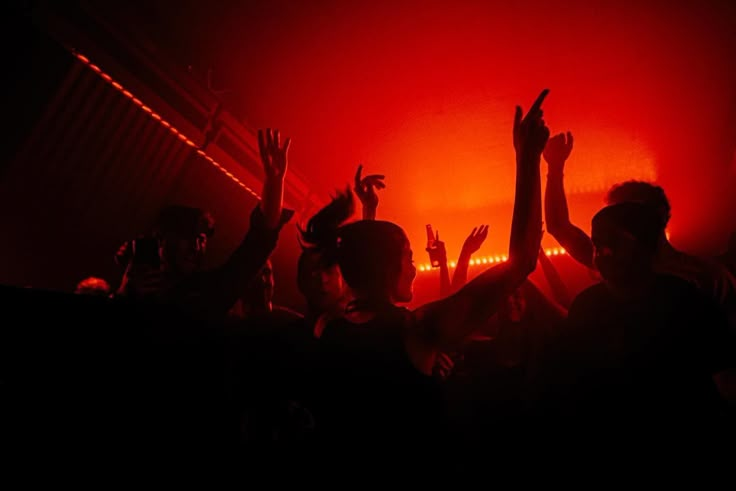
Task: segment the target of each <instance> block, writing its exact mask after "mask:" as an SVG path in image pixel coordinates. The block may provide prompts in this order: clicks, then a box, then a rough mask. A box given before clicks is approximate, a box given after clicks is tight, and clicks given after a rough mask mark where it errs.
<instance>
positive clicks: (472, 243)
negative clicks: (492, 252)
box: [462, 225, 488, 256]
mask: <svg viewBox="0 0 736 491" xmlns="http://www.w3.org/2000/svg"><path fill="white" fill-rule="evenodd" d="M487 237H488V225H481V226H480V227H475V228H474V229H473V231H472V232H470V235H468V238H467V239H465V242H464V243H463V248H462V253H463V254H466V255H469V256H470V255H473V254H474V253H476V252H478V249H480V246H482V245H483V242H485V240H486V238H487Z"/></svg>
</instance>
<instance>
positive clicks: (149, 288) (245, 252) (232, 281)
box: [117, 129, 294, 319]
mask: <svg viewBox="0 0 736 491" xmlns="http://www.w3.org/2000/svg"><path fill="white" fill-rule="evenodd" d="M258 136H259V148H260V156H261V162H262V164H263V168H264V171H265V179H264V183H263V193H262V197H261V201H260V203H259V204H258V205H257V206H256V207H255V208H254V209H253V211H252V212H251V215H250V227H249V229H248V232H247V233H246V235H245V237H244V238H243V240H242V242H241V243H240V245H239V246H238V247H237V248H236V249H235V251H234V252H233V253H232V254H231V255H230V257H229V258H228V259H227V261H225V263H224V264H222V265H221V266H220V267H218V268H216V269H213V270H209V271H203V270H202V264H203V259H204V255H205V253H206V250H207V240H208V239H209V238H211V237H212V236H213V235H214V220H213V219H212V216H211V215H210V214H209V213H208V212H206V211H204V210H201V209H199V208H193V207H188V206H181V205H173V206H167V207H165V208H163V209H162V210H161V212H160V213H159V216H158V219H157V220H156V224H155V226H154V227H153V234H152V235H153V237H154V238H155V239H156V240H157V241H158V251H159V255H158V258H154V259H156V260H154V261H149V262H148V263H149V264H148V265H145V264H144V266H143V267H136V261H135V251H134V250H131V249H133V248H132V247H123V248H121V251H118V255H117V260H118V262H119V263H120V262H121V261H122V263H123V264H126V272H125V275H124V279H123V282H122V285H121V288H120V289H119V291H118V293H119V294H122V295H135V296H137V297H138V298H148V299H155V300H156V301H158V302H163V303H166V304H174V305H175V306H178V307H181V308H184V309H185V310H186V311H187V312H191V313H194V314H196V315H198V316H204V317H206V318H215V319H224V318H225V316H226V315H227V313H228V311H229V310H230V309H231V308H232V307H233V305H234V304H235V302H236V301H237V300H238V298H240V297H241V296H242V295H243V293H244V292H245V291H246V290H247V288H248V286H249V285H250V284H251V282H252V280H253V278H255V277H256V275H258V273H259V271H260V270H261V268H262V267H263V266H264V264H266V261H267V260H268V258H269V256H270V255H271V253H272V252H273V250H274V249H275V248H276V242H277V240H278V236H279V232H280V230H281V228H282V227H283V226H284V225H285V224H286V223H287V222H288V221H289V220H290V219H291V217H292V216H293V214H294V212H293V211H292V210H283V209H282V204H283V191H284V178H285V176H286V170H287V160H288V159H287V154H288V149H289V144H290V139H288V138H287V139H286V140H285V141H284V142H283V144H282V143H281V141H280V136H279V131H278V130H273V131H272V130H271V129H268V130H266V131H265V132H264V131H263V130H259V132H258Z"/></svg>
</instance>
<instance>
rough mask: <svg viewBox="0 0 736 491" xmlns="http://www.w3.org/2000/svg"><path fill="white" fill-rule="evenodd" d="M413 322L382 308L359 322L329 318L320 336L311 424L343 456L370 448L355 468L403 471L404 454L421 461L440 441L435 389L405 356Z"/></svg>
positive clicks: (430, 379) (435, 384)
mask: <svg viewBox="0 0 736 491" xmlns="http://www.w3.org/2000/svg"><path fill="white" fill-rule="evenodd" d="M412 328H415V326H414V317H413V314H412V313H411V312H410V311H408V310H406V309H402V308H398V307H389V308H388V309H386V310H385V311H383V312H381V313H379V314H378V315H377V316H376V317H374V318H373V319H372V320H370V321H368V322H365V323H362V324H355V323H352V322H350V321H348V320H347V319H344V318H343V319H336V320H333V321H331V322H329V323H328V324H327V326H326V328H325V330H324V332H323V334H322V336H321V338H320V340H319V344H320V371H319V380H320V388H321V391H320V394H319V399H320V400H319V412H318V413H317V415H318V419H317V425H318V429H319V431H320V433H321V435H322V437H324V442H325V443H326V444H327V448H339V449H341V452H344V454H345V455H346V456H347V455H351V453H357V454H364V453H365V452H366V450H368V449H371V452H370V454H371V455H370V459H369V461H362V462H360V461H357V460H356V461H355V462H352V464H351V465H355V466H356V468H360V469H362V470H365V469H366V468H368V467H366V466H369V467H370V469H371V472H383V471H385V472H389V471H390V470H396V471H399V472H405V471H407V470H408V467H410V465H409V462H407V461H408V460H412V461H414V462H421V461H422V457H423V456H424V457H428V456H430V455H434V453H435V452H436V451H438V449H439V448H441V447H442V445H443V438H444V414H443V404H442V394H441V391H440V387H439V384H438V381H437V380H436V379H434V378H433V377H430V376H427V375H425V374H423V373H421V372H420V371H419V370H417V369H416V368H415V366H414V365H413V363H412V361H411V360H410V359H409V356H408V354H407V350H406V345H405V338H406V330H407V329H412ZM397 455H402V456H404V459H400V460H395V458H396V456H397ZM425 463H426V460H425Z"/></svg>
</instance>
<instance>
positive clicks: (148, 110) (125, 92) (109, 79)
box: [72, 51, 261, 199]
mask: <svg viewBox="0 0 736 491" xmlns="http://www.w3.org/2000/svg"><path fill="white" fill-rule="evenodd" d="M72 54H73V55H74V56H75V57H76V58H77V59H78V60H79V61H81V62H82V63H84V64H85V65H87V66H88V67H89V68H90V69H91V70H92V71H93V72H95V73H97V74H98V75H99V76H100V77H101V78H102V79H103V80H105V81H106V82H107V83H109V84H110V85H112V86H113V87H114V88H115V89H117V90H118V91H119V92H120V93H121V94H123V95H124V96H125V97H127V98H128V99H129V100H130V101H131V102H132V103H133V104H135V105H136V106H138V107H139V108H140V109H142V110H143V111H144V112H146V113H148V115H149V116H151V117H152V118H153V119H155V120H156V121H158V122H159V124H161V126H163V127H164V128H166V129H168V130H169V131H171V133H173V134H174V135H175V136H176V137H177V138H179V140H181V141H182V142H184V143H186V144H187V145H189V146H190V147H192V148H193V149H194V150H195V151H196V152H197V154H199V155H200V156H201V157H202V158H204V159H205V160H206V161H207V162H209V163H210V164H212V165H214V166H215V167H216V168H217V169H219V170H220V171H221V172H222V173H224V174H225V175H226V176H227V177H229V178H230V179H231V180H232V181H233V182H234V183H235V184H237V185H238V186H240V187H241V188H243V189H245V190H246V191H247V192H248V193H250V194H251V195H253V196H254V197H255V198H256V199H261V197H260V195H259V194H258V193H256V192H255V191H253V190H252V189H251V188H249V187H248V186H246V185H245V184H244V183H243V182H242V181H241V180H240V179H238V178H237V177H235V175H233V173H232V172H230V171H229V170H227V169H226V168H225V167H223V166H222V164H220V163H219V162H217V161H216V160H215V159H213V158H212V157H210V156H209V155H207V153H206V152H205V151H204V150H202V149H201V148H199V146H198V145H197V144H196V143H194V142H193V141H192V140H191V139H189V138H188V137H187V136H186V135H185V134H183V133H182V132H181V131H179V130H178V129H176V128H175V127H174V126H173V125H172V124H171V123H169V122H168V121H166V120H165V119H164V118H162V117H161V115H160V114H158V113H157V112H155V111H154V110H153V109H151V108H150V107H148V106H146V105H145V104H144V103H143V101H141V100H140V99H138V98H137V97H136V96H134V95H133V94H132V93H131V92H130V91H129V90H127V89H126V88H125V87H123V86H122V85H120V83H118V82H117V81H115V80H114V79H113V78H112V77H111V76H110V75H108V74H107V73H105V72H103V71H102V69H101V68H100V67H98V66H97V65H95V64H94V63H92V62H91V61H90V60H89V58H87V57H86V56H84V55H83V54H81V53H77V52H76V51H72Z"/></svg>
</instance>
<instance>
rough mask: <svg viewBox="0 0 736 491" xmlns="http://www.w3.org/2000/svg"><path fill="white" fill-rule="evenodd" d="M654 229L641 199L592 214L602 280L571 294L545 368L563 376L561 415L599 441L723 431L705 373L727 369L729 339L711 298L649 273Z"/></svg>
mask: <svg viewBox="0 0 736 491" xmlns="http://www.w3.org/2000/svg"><path fill="white" fill-rule="evenodd" d="M661 227H662V221H661V215H660V214H658V213H657V211H656V209H655V208H653V207H651V206H649V205H647V204H642V203H633V202H627V203H618V204H615V205H610V206H607V207H606V208H604V209H602V210H601V211H600V212H598V213H597V214H596V216H595V217H594V218H593V227H592V230H593V234H592V235H593V245H594V256H593V257H594V262H595V266H596V268H597V269H598V271H600V274H601V275H602V277H603V282H601V283H599V284H597V285H595V286H592V287H590V288H588V289H586V290H585V291H583V292H582V293H581V294H580V295H578V297H577V298H576V299H575V300H574V302H573V304H572V306H571V307H570V310H569V315H568V325H567V331H566V338H565V342H564V348H563V349H562V351H561V354H560V355H559V358H557V359H556V360H555V363H554V364H553V365H550V367H548V368H549V369H550V370H555V369H557V370H560V369H561V371H560V372H558V373H563V374H564V375H563V376H562V377H561V378H560V379H558V380H557V382H558V384H559V385H558V386H557V389H558V390H560V392H558V395H561V394H564V395H563V396H562V399H560V400H563V401H564V403H563V404H562V407H564V409H562V411H561V414H562V415H564V417H565V418H566V419H567V421H568V422H573V423H574V424H575V425H577V426H575V427H576V428H577V429H585V431H586V433H587V432H590V433H589V434H590V435H591V438H594V439H599V443H602V444H604V442H606V441H607V440H606V439H608V438H614V439H624V440H625V439H627V438H636V439H638V440H640V441H647V442H650V443H656V442H657V441H658V440H659V439H660V438H663V437H664V436H665V435H667V437H668V438H670V437H671V438H675V439H676V438H679V437H680V436H682V437H685V436H694V435H696V434H701V435H708V436H715V435H717V434H719V432H721V431H723V426H722V425H723V423H724V421H725V415H726V411H725V404H724V401H723V400H722V399H721V397H720V395H719V394H718V392H717V390H716V386H715V384H714V382H713V374H714V373H716V372H718V371H720V370H723V369H726V368H729V367H732V366H733V361H734V351H733V349H734V346H733V342H732V339H731V337H730V336H729V333H728V329H727V326H726V321H725V318H724V317H723V315H722V313H721V312H720V310H719V308H718V307H717V306H716V305H715V304H714V303H713V301H712V299H711V298H708V297H707V296H706V295H704V294H703V293H702V292H701V291H699V290H698V289H697V288H695V286H694V285H692V284H691V283H689V282H687V281H685V280H683V279H681V278H678V277H675V276H672V275H664V274H660V273H657V272H656V269H655V265H656V261H657V257H658V254H659V253H660V247H661V235H660V234H661Z"/></svg>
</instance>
